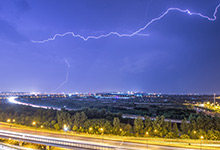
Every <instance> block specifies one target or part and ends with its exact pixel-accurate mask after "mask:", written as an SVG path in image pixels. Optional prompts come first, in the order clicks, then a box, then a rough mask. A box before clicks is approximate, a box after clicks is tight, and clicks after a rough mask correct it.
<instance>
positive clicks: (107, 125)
mask: <svg viewBox="0 0 220 150" xmlns="http://www.w3.org/2000/svg"><path fill="white" fill-rule="evenodd" d="M121 116H122V115H121V114H119V113H111V112H108V111H106V110H104V109H101V110H97V109H84V110H79V111H68V110H65V109H62V110H61V111H58V110H53V109H39V108H33V107H28V106H21V105H15V104H0V121H7V122H10V123H17V124H22V125H27V126H36V127H39V128H40V127H41V128H48V129H55V130H63V129H64V130H68V131H74V132H83V133H90V134H114V135H120V136H138V137H142V136H148V137H162V138H181V139H189V138H191V139H199V138H200V137H201V136H203V137H204V139H209V140H220V118H219V117H210V116H205V115H202V114H200V115H198V116H194V115H190V116H189V117H188V118H187V119H186V118H185V119H183V120H182V123H180V124H177V123H171V122H166V121H165V120H164V119H165V117H164V116H159V117H156V119H155V120H151V119H150V118H149V117H147V116H146V117H145V120H142V119H141V118H137V119H134V120H133V119H125V118H122V117H121ZM187 120H189V121H190V123H188V122H187ZM33 122H35V123H33Z"/></svg>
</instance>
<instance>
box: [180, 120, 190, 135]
mask: <svg viewBox="0 0 220 150" xmlns="http://www.w3.org/2000/svg"><path fill="white" fill-rule="evenodd" d="M180 128H181V131H182V133H183V134H187V133H188V123H187V120H186V118H184V120H182V122H181V125H180Z"/></svg>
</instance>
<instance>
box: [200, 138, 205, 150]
mask: <svg viewBox="0 0 220 150" xmlns="http://www.w3.org/2000/svg"><path fill="white" fill-rule="evenodd" d="M200 139H201V142H200V149H202V140H203V139H204V136H202V135H201V136H200Z"/></svg>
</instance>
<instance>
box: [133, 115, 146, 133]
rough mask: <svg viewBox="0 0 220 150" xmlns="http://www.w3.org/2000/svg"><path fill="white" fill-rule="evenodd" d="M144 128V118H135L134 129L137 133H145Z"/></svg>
mask: <svg viewBox="0 0 220 150" xmlns="http://www.w3.org/2000/svg"><path fill="white" fill-rule="evenodd" d="M143 128H144V124H143V120H142V118H140V117H138V118H137V119H135V120H134V131H135V133H136V135H140V134H141V133H143Z"/></svg>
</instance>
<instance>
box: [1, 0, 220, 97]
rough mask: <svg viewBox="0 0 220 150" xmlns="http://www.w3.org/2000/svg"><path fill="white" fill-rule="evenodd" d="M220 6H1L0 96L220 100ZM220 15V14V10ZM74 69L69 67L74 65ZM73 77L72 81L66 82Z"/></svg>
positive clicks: (174, 1) (101, 0) (66, 1)
mask: <svg viewBox="0 0 220 150" xmlns="http://www.w3.org/2000/svg"><path fill="white" fill-rule="evenodd" d="M219 3H220V0H196V1H195V0H166V1H165V0H78V1H77V0H35V1H34V0H27V1H25V0H1V1H0V70H1V74H0V91H30V92H31V91H39V92H103V91H128V90H129V91H144V92H160V93H179V94H181V93H214V92H216V93H220V12H219V13H217V14H216V17H217V19H216V21H209V20H207V19H204V18H202V17H199V16H190V15H188V14H186V13H180V12H177V11H172V12H169V14H167V15H166V16H165V17H164V18H163V19H161V20H160V21H157V22H155V23H153V24H151V25H150V26H149V27H148V28H147V29H145V30H144V31H142V32H141V33H142V34H148V35H149V36H138V35H136V36H133V37H118V36H116V35H112V36H109V37H106V38H101V39H90V40H88V41H84V40H82V39H80V38H75V37H73V36H71V35H67V36H64V37H57V38H56V39H55V40H53V41H49V42H45V43H33V42H32V40H35V41H39V40H45V39H48V38H51V37H53V36H54V35H55V34H57V33H61V34H62V33H65V32H74V33H76V34H80V35H82V36H85V37H87V36H89V35H94V36H98V35H101V34H107V33H109V32H112V31H114V32H119V33H121V34H123V33H124V34H130V33H132V32H134V31H136V30H138V29H139V28H141V27H143V26H145V25H146V24H147V23H148V22H149V21H151V20H152V19H153V18H155V17H158V16H160V15H161V14H162V13H164V12H165V11H166V10H167V9H168V8H170V7H178V8H181V9H189V10H190V11H191V12H199V13H202V14H203V15H207V16H209V17H210V18H211V17H212V18H213V13H214V10H215V8H216V6H217V5H218V4H219ZM219 11H220V9H219ZM67 62H68V63H69V66H68V63H67ZM67 77H68V80H67Z"/></svg>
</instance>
